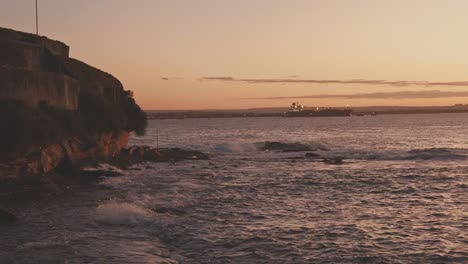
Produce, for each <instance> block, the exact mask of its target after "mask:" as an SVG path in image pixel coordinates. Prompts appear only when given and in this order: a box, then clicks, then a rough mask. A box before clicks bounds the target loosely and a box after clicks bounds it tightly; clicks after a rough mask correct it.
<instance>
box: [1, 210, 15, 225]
mask: <svg viewBox="0 0 468 264" xmlns="http://www.w3.org/2000/svg"><path fill="white" fill-rule="evenodd" d="M16 222H18V218H17V217H16V216H15V215H14V214H12V213H10V212H7V211H4V210H2V209H0V224H13V223H16Z"/></svg>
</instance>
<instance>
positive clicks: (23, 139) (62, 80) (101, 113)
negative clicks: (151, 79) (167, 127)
mask: <svg viewBox="0 0 468 264" xmlns="http://www.w3.org/2000/svg"><path fill="white" fill-rule="evenodd" d="M0 121H1V122H4V123H5V128H4V129H2V130H1V131H0V177H5V176H20V175H41V174H47V173H49V172H52V171H53V170H55V169H58V168H62V167H65V166H69V165H76V164H80V163H81V162H82V161H84V160H90V159H91V160H93V159H94V160H101V159H108V158H112V157H114V156H116V155H117V154H118V153H120V151H121V150H122V149H123V148H125V147H126V146H127V142H128V135H129V132H131V131H136V132H137V133H140V134H141V133H143V132H144V129H145V127H146V115H145V114H144V112H143V111H142V110H141V109H140V108H139V106H138V105H137V104H136V103H135V101H134V100H133V98H132V92H130V91H125V90H124V87H123V85H122V83H121V82H120V81H119V80H118V79H116V78H115V77H114V76H112V75H111V74H109V73H106V72H104V71H101V70H99V69H97V68H94V67H92V66H90V65H88V64H86V63H84V62H81V61H79V60H76V59H72V58H69V47H68V46H67V45H65V44H64V43H61V42H59V41H55V40H50V39H47V38H45V37H41V36H36V35H33V34H28V33H23V32H18V31H14V30H10V29H3V28H0Z"/></svg>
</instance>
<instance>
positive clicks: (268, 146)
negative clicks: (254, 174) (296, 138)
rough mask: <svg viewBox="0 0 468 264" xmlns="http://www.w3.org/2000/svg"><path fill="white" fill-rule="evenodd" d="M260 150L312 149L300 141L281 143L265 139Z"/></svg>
mask: <svg viewBox="0 0 468 264" xmlns="http://www.w3.org/2000/svg"><path fill="white" fill-rule="evenodd" d="M261 149H262V150H273V151H282V152H299V151H313V150H314V149H312V148H311V147H310V146H307V145H305V144H301V143H297V142H296V143H283V142H277V141H266V142H265V145H264V146H263V147H262V148H261Z"/></svg>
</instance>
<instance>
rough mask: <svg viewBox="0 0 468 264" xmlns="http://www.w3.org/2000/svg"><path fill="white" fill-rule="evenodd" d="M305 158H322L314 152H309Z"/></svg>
mask: <svg viewBox="0 0 468 264" xmlns="http://www.w3.org/2000/svg"><path fill="white" fill-rule="evenodd" d="M305 157H306V158H309V159H313V158H318V157H320V155H319V154H317V153H313V152H307V153H306V154H305Z"/></svg>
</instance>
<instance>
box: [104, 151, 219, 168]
mask: <svg viewBox="0 0 468 264" xmlns="http://www.w3.org/2000/svg"><path fill="white" fill-rule="evenodd" d="M209 158H210V156H209V155H208V154H205V153H203V152H200V151H196V150H186V149H180V148H163V149H155V148H151V147H147V146H133V147H130V148H128V149H125V150H123V151H122V152H121V153H120V155H118V156H117V157H115V158H114V159H113V160H112V161H111V162H110V163H111V164H112V165H114V166H116V167H119V168H123V169H128V168H129V167H130V166H132V165H134V164H139V163H144V162H171V163H175V162H177V161H182V160H207V159H209Z"/></svg>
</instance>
